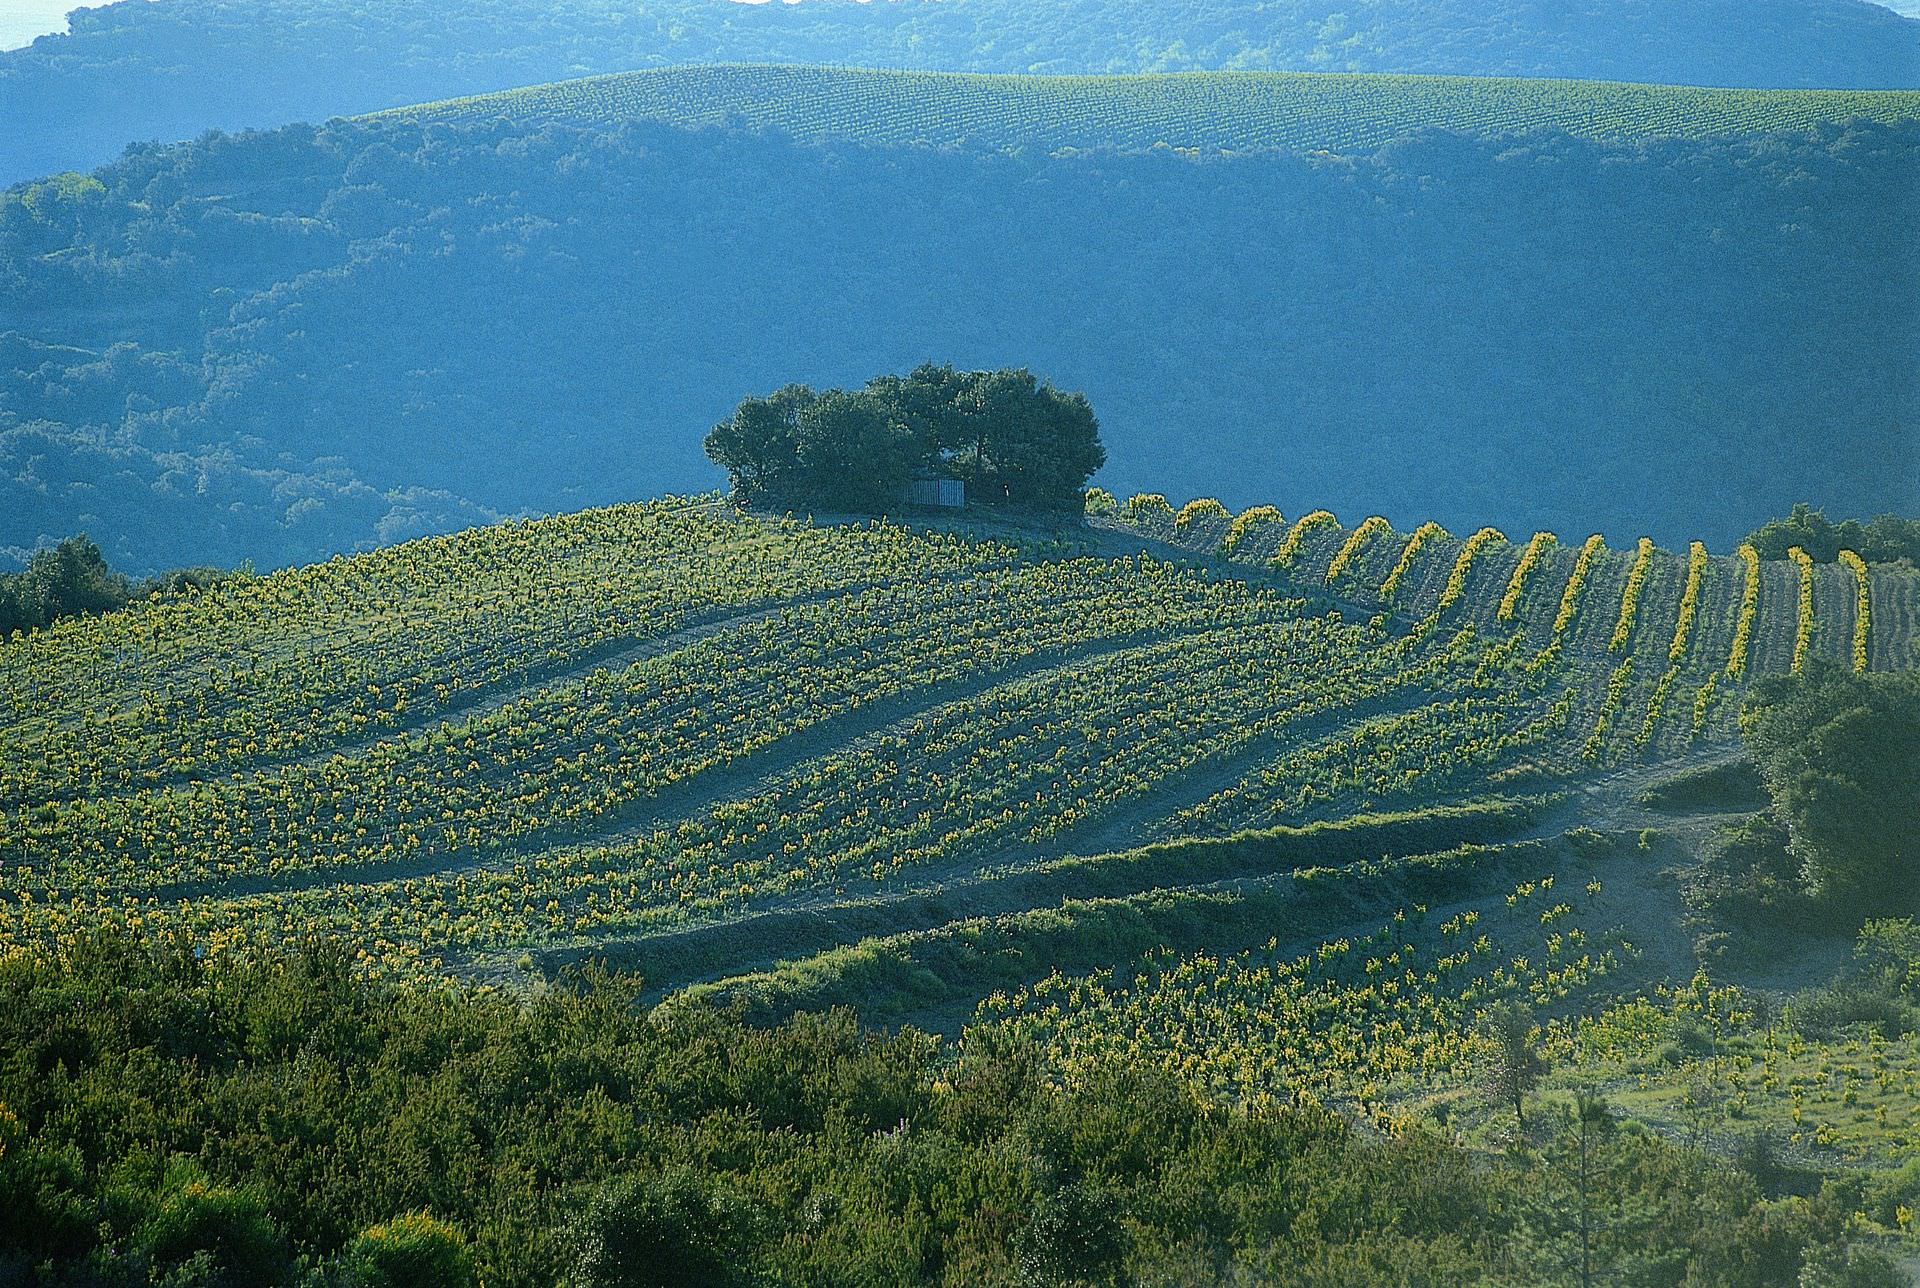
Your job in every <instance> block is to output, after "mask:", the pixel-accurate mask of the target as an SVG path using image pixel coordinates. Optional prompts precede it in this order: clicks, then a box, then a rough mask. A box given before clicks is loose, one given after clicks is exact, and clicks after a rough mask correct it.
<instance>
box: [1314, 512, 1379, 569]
mask: <svg viewBox="0 0 1920 1288" xmlns="http://www.w3.org/2000/svg"><path fill="white" fill-rule="evenodd" d="M1392 531H1393V525H1392V524H1390V523H1388V522H1387V521H1386V520H1385V519H1383V518H1381V517H1380V516H1379V515H1377V514H1376V515H1374V516H1373V517H1372V518H1370V519H1368V520H1367V521H1366V522H1365V523H1362V524H1361V525H1360V526H1359V527H1357V528H1355V529H1354V530H1353V532H1352V533H1351V534H1350V535H1349V536H1348V537H1347V539H1346V541H1345V542H1343V543H1342V544H1341V546H1340V549H1339V551H1338V553H1336V554H1335V555H1334V556H1333V562H1331V563H1329V564H1328V565H1327V584H1329V585H1331V584H1333V583H1334V582H1336V581H1338V580H1339V579H1340V576H1341V574H1342V573H1344V572H1346V571H1347V569H1348V567H1350V566H1351V565H1352V563H1353V561H1354V558H1355V556H1357V555H1358V554H1359V553H1360V549H1361V547H1362V546H1364V545H1366V544H1367V542H1368V541H1370V540H1372V539H1373V538H1374V537H1376V536H1379V535H1381V534H1382V533H1388V532H1392Z"/></svg>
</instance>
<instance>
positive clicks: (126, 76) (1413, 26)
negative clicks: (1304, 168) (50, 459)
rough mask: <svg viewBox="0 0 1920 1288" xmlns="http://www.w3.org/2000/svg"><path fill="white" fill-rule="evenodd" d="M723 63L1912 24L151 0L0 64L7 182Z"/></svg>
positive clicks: (1870, 34) (1745, 53) (1690, 49)
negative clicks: (237, 134) (525, 88)
mask: <svg viewBox="0 0 1920 1288" xmlns="http://www.w3.org/2000/svg"><path fill="white" fill-rule="evenodd" d="M716 62H721V63H725V62H785V63H827V64H837V65H861V66H869V67H898V68H909V69H915V70H930V71H971V72H1018V73H1054V74H1059V73H1133V72H1155V71H1217V70H1249V71H1261V70H1265V71H1348V72H1386V73H1420V74H1434V75H1468V76H1482V75H1490V76H1540V77H1562V78H1576V79H1597V80H1627V81H1643V82H1653V83H1662V84H1690V85H1726V86H1748V87H1800V88H1823V89H1895V88H1903V87H1905V88H1912V87H1916V86H1920V22H1917V21H1915V20H1913V19H1908V18H1902V17H1900V16H1898V15H1896V14H1894V13H1892V12H1891V11H1889V10H1887V9H1885V8H1882V7H1880V6H1878V5H1873V4H1867V3H1864V2H1863V0H1710V2H1705V3H1702V2H1698V0H1644V2H1632V0H1605V2H1604V3H1599V4H1593V5H1585V6H1580V7H1578V8H1575V7H1572V6H1568V5H1565V4H1562V3H1559V2H1558V0H1523V2H1519V3H1513V2H1498V0H1363V2H1362V3H1355V4H1346V5H1341V6H1329V5H1327V4H1324V3H1321V2H1320V0H1263V2H1262V3H1259V4H1253V5H1248V4H1238V3H1234V4H1228V3H1221V2H1220V0H1188V2H1186V3H1180V4H1168V3H1160V2H1158V0H1154V2H1151V3H1149V2H1147V0H1064V2H1062V3H1052V4H1044V5H1036V4H1031V3H1027V2H1026V0H938V2H937V3H936V2H934V0H893V2H891V3H885V4H859V3H854V2H852V0H805V2H804V3H800V4H784V3H781V4H764V5H744V4H737V3H733V2H732V0H649V3H647V4H646V5H645V6H643V7H639V8H636V7H635V6H633V5H631V4H626V3H616V2H615V0H567V2H566V3H560V4H545V3H542V4H532V3H527V2H526V0H478V2H477V3H468V2H465V0H463V2H461V3H454V2H453V0H394V2H393V3H381V4H356V3H350V2H348V0H159V3H154V4H118V5H111V6H108V7H105V8H100V9H92V10H85V11H82V13H81V17H80V19H79V21H78V23H77V24H76V26H75V27H74V30H73V31H72V33H71V34H70V35H66V36H61V37H53V38H48V39H45V40H42V41H39V42H37V44H36V45H35V46H34V47H32V48H29V49H22V50H16V51H12V52H8V53H5V54H0V139H6V140H7V143H6V145H5V146H4V147H0V182H10V181H16V180H20V179H27V178H34V177H39V176H42V175H46V174H50V173H53V172H55V171H59V170H67V169H85V168H90V167H92V166H95V165H99V164H101V163H103V162H105V161H108V160H110V159H111V158H112V157H114V156H116V155H117V154H118V153H119V151H120V149H121V148H122V147H123V146H124V145H125V144H126V143H128V142H129V141H133V140H145V139H161V140H172V139H181V138H191V137H194V136H196V135H198V134H200V133H201V132H202V131H204V130H206V129H209V128H221V129H228V130H232V129H239V128H244V127H266V126H272V125H279V124H283V123H287V122H292V121H302V120H304V121H312V122H318V121H322V120H325V119H327V118H330V117H333V116H342V115H353V114H357V113H362V112H368V111H374V110H378V109H382V108H388V107H399V106H404V105H406V104H410V103H419V102H425V101H428V100H433V99H442V98H449V97H454V96H460V95H470V94H477V93H486V92H490V91H495V90H503V89H509V88H513V87H515V86H522V85H532V84H540V83H544V82H550V81H557V80H562V79H567V78H571V77H577V76H582V75H587V74H590V73H601V72H618V71H628V70H635V69H639V68H645V67H658V66H665V65H669V64H684V63H716Z"/></svg>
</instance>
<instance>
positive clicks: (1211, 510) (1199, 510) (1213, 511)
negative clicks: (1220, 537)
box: [1173, 496, 1228, 532]
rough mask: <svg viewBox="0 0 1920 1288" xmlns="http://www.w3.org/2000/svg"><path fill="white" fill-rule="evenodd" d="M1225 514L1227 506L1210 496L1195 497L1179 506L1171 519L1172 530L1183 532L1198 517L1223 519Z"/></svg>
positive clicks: (1198, 518)
mask: <svg viewBox="0 0 1920 1288" xmlns="http://www.w3.org/2000/svg"><path fill="white" fill-rule="evenodd" d="M1227 514H1228V511H1227V507H1226V506H1224V505H1221V504H1220V503H1219V502H1218V501H1216V500H1214V499H1213V498H1212V497H1210V496H1208V497H1196V498H1195V499H1194V500H1191V501H1189V502H1187V503H1186V504H1185V505H1183V506H1181V507H1180V513H1179V514H1178V515H1177V516H1176V517H1175V518H1174V520H1173V526H1174V530H1175V531H1178V532H1184V531H1186V529H1187V528H1188V527H1189V526H1190V525H1192V524H1193V523H1195V522H1196V521H1198V520H1200V519H1224V518H1226V517H1227Z"/></svg>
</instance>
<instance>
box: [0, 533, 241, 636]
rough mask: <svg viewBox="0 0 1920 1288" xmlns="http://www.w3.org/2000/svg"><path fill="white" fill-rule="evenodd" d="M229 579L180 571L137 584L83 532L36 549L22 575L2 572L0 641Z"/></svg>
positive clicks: (217, 572) (216, 572)
mask: <svg viewBox="0 0 1920 1288" xmlns="http://www.w3.org/2000/svg"><path fill="white" fill-rule="evenodd" d="M231 575H232V574H230V573H227V572H224V571H222V570H221V569H218V568H181V569H178V570H176V571H174V572H170V573H167V574H165V575H163V576H160V577H152V578H148V579H146V580H143V581H135V580H133V579H132V578H130V577H127V576H126V575H125V574H123V573H117V572H115V571H114V570H113V569H111V568H109V567H108V566H107V560H106V557H105V556H104V555H102V554H101V553H100V547H99V546H98V545H96V544H95V543H94V541H93V539H92V538H91V537H89V536H87V535H86V534H85V533H82V534H80V535H79V536H77V537H68V538H67V539H66V540H65V541H62V542H61V543H60V544H59V545H57V546H53V547H51V548H49V549H46V550H40V551H36V552H35V553H34V555H33V558H32V559H31V560H30V561H29V562H28V564H27V568H26V571H25V572H16V573H0V639H5V638H6V637H7V636H8V635H11V634H12V633H13V632H15V631H31V630H37V629H39V628H40V627H42V626H50V625H52V624H53V623H54V622H57V621H59V620H60V619H61V618H63V617H79V616H83V615H85V614H88V613H107V612H112V611H113V610H114V609H116V608H122V607H125V606H126V604H127V603H128V602H129V601H131V600H134V599H138V598H141V597H143V596H146V595H150V594H153V593H155V592H156V591H159V592H170V591H180V590H184V589H186V588H187V587H188V586H201V587H204V586H209V585H212V584H213V583H214V582H216V581H220V580H223V579H224V578H226V577H228V576H231Z"/></svg>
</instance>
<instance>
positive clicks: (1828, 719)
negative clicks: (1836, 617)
mask: <svg viewBox="0 0 1920 1288" xmlns="http://www.w3.org/2000/svg"><path fill="white" fill-rule="evenodd" d="M1740 728H1741V733H1742V735H1743V737H1744V739H1745V742H1746V744H1747V748H1748V750H1749V751H1750V752H1751V753H1752V754H1753V757H1754V760H1755V762H1756V763H1757V764H1758V765H1759V767H1760V773H1761V776H1762V778H1764V779H1765V780H1766V784H1767V790H1768V792H1769V794H1770V795H1771V796H1772V797H1773V802H1774V813H1775V815H1776V817H1777V819H1778V821H1779V822H1780V824H1781V825H1782V826H1783V827H1784V828H1785V829H1786V832H1787V835H1788V844H1789V847H1790V849H1791V851H1792V853H1793V855H1794V857H1795V858H1797V859H1798V860H1799V862H1800V865H1801V872H1802V876H1803V879H1804V881H1805V883H1806V887H1807V890H1808V892H1809V893H1810V894H1811V895H1813V897H1814V898H1816V899H1818V900H1819V901H1821V902H1822V903H1824V904H1826V905H1827V906H1828V907H1829V908H1830V909H1832V910H1833V911H1834V913H1835V914H1836V915H1840V916H1844V917H1847V918H1849V919H1851V920H1853V921H1855V922H1856V924H1857V922H1858V921H1859V920H1860V919H1863V918H1865V917H1868V916H1874V915H1881V916H1886V915H1901V914H1906V913H1911V912H1915V911H1920V834H1916V833H1915V831H1914V820H1915V819H1916V818H1920V774H1916V773H1915V772H1914V767H1915V766H1916V765H1920V675H1914V674H1909V673H1897V674H1868V675H1856V674H1854V673H1852V672H1850V671H1844V670H1841V669H1840V668H1838V667H1834V666H1830V665H1824V664H1816V665H1814V666H1811V667H1809V668H1808V670H1807V671H1806V672H1804V673H1803V674H1801V675H1798V676H1779V677H1774V678H1771V679H1767V680H1763V681H1761V683H1760V684H1759V685H1758V686H1757V687H1756V688H1755V690H1754V693H1753V695H1752V697H1750V698H1749V699H1748V701H1747V707H1746V710H1745V711H1744V712H1743V713H1742V715H1741V720H1740Z"/></svg>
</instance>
